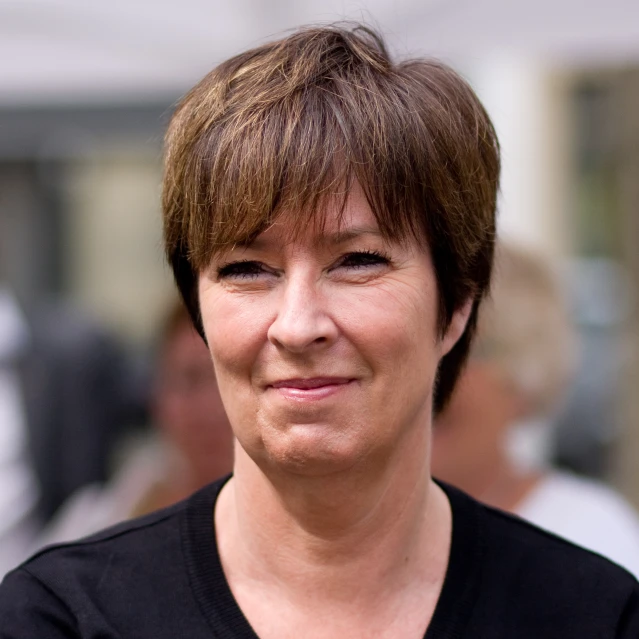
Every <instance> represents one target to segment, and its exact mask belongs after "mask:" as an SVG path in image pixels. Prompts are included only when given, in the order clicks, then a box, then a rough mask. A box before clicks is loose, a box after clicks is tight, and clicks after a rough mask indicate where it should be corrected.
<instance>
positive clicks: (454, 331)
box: [441, 297, 475, 357]
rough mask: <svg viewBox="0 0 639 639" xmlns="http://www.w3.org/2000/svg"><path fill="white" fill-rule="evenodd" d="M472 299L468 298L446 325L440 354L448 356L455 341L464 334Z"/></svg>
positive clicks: (471, 307) (471, 308)
mask: <svg viewBox="0 0 639 639" xmlns="http://www.w3.org/2000/svg"><path fill="white" fill-rule="evenodd" d="M474 302H475V300H474V298H472V297H469V298H468V299H467V300H466V301H465V302H464V303H463V304H462V305H461V306H460V307H459V308H458V309H457V310H456V311H455V312H454V313H453V317H452V319H451V320H450V324H448V328H447V329H446V332H445V333H444V337H443V338H442V342H441V345H442V354H441V356H442V357H443V356H444V355H446V354H448V353H449V352H450V350H451V349H452V348H453V346H455V344H457V340H458V339H459V338H460V337H461V336H462V335H463V334H464V331H465V330H466V324H468V318H469V317H470V314H471V312H472V310H473V303H474Z"/></svg>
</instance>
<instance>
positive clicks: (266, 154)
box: [163, 25, 500, 412]
mask: <svg viewBox="0 0 639 639" xmlns="http://www.w3.org/2000/svg"><path fill="white" fill-rule="evenodd" d="M499 164H500V162H499V148H498V142H497V138H496V135H495V131H494V129H493V126H492V124H491V122H490V119H489V118H488V115H487V114H486V112H485V110H484V108H483V107H482V105H481V104H480V102H479V100H478V99H477V97H476V96H475V94H474V93H473V91H472V89H471V88H470V87H469V86H468V85H467V84H466V82H465V81H464V80H462V79H461V78H460V77H459V76H458V75H457V74H456V73H455V72H454V71H452V70H451V69H450V68H448V67H446V66H445V65H443V64H441V63H440V62H437V61H432V60H407V61H404V62H400V63H393V62H392V61H391V59H390V56H389V54H388V52H387V50H386V47H385V45H384V42H383V41H382V39H381V37H380V36H379V35H378V34H376V33H375V32H374V31H372V30H370V29H368V28H366V27H363V26H359V25H357V26H355V27H344V26H329V27H318V28H305V29H302V30H299V31H297V32H295V33H293V34H292V35H290V36H288V37H286V38H284V39H282V40H279V41H276V42H273V43H270V44H266V45H264V46H261V47H258V48H256V49H252V50H250V51H247V52H245V53H241V54H240V55H237V56H235V57H233V58H231V59H229V60H227V61H226V62H223V63H222V64H220V65H219V66H218V67H216V68H215V69H213V71H211V72H210V73H209V74H208V75H207V76H206V77H205V78H204V79H203V80H202V81H201V82H199V84H197V85H196V86H195V87H194V88H193V89H192V90H191V91H190V92H189V93H188V94H187V95H186V97H185V98H184V99H183V100H182V102H181V103H180V104H179V105H178V108H177V110H176V111H175V114H174V115H173V118H172V120H171V124H170V126H169V130H168V133H167V138H166V158H165V177H164V192H163V211H164V238H165V250H166V255H167V258H168V260H169V263H170V264H171V266H172V268H173V272H174V275H175V279H176V282H177V285H178V288H179V289H180V292H181V294H182V296H183V298H184V300H185V302H186V305H187V308H188V309H189V312H190V313H191V316H192V318H193V320H194V322H195V325H196V327H197V328H198V330H199V331H200V333H201V334H202V333H203V331H202V323H201V318H200V313H199V303H198V298H197V277H198V273H199V271H200V270H201V269H202V268H203V267H204V266H205V265H207V264H208V263H209V262H210V260H211V257H212V256H213V255H214V254H215V253H216V252H217V251H222V250H224V249H225V248H228V247H230V246H232V245H234V244H235V243H240V242H247V241H250V239H251V238H254V237H256V236H257V235H258V234H259V233H260V232H262V231H263V230H265V229H266V228H267V227H268V226H269V225H270V224H271V223H272V222H273V220H274V219H275V218H276V217H277V216H278V215H279V214H280V213H281V212H282V211H296V212H297V214H296V223H297V224H298V227H299V229H302V228H305V227H306V226H307V225H308V224H309V222H310V221H315V222H317V221H318V220H319V221H320V223H321V220H322V212H323V210H325V208H324V207H325V205H326V202H327V200H328V199H329V198H335V197H337V198H341V201H342V203H345V200H346V197H347V195H348V191H349V189H350V186H351V185H352V184H353V181H354V180H357V181H358V182H359V184H360V185H361V186H362V188H363V190H364V193H365V194H366V197H367V199H368V201H369V203H370V205H371V208H372V210H373V212H374V214H375V217H376V218H377V222H378V224H379V227H380V230H381V232H382V233H383V234H384V235H385V236H386V237H388V238H393V239H405V238H407V237H408V236H409V235H412V236H414V237H416V238H418V239H419V240H420V241H422V242H425V244H426V245H427V247H428V249H429V251H430V254H431V258H432V261H433V267H434V270H435V275H436V278H437V283H438V294H439V300H438V302H439V328H440V330H441V331H442V332H443V331H444V330H445V329H446V327H447V326H448V324H449V322H450V320H451V318H452V316H453V313H454V312H455V310H457V309H458V308H460V307H461V306H462V305H463V304H464V303H465V302H466V301H467V300H468V299H469V298H474V300H475V305H474V308H473V311H472V314H471V317H470V320H469V322H468V326H467V328H466V331H465V333H464V335H463V336H462V337H461V339H460V340H459V342H458V343H457V344H456V345H455V347H454V348H453V350H452V351H451V352H450V353H448V354H447V355H446V356H445V357H444V358H443V359H442V362H441V364H440V368H439V374H438V383H437V387H436V390H435V398H434V410H435V412H437V411H439V410H440V409H441V408H442V406H443V405H444V403H445V401H446V400H447V398H448V397H449V395H450V393H451V392H452V389H453V387H454V384H455V381H456V379H457V377H458V375H459V371H460V369H461V367H462V365H463V363H464V361H465V359H466V357H467V354H468V349H469V346H470V342H471V339H472V334H473V331H474V328H475V323H476V316H477V304H478V303H479V301H480V299H481V298H482V297H483V295H484V293H485V291H486V289H487V287H488V284H489V281H490V272H491V267H492V257H493V244H494V234H495V206H496V197H497V188H498V182H499ZM342 210H343V208H342Z"/></svg>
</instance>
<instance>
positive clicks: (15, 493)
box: [0, 282, 126, 574]
mask: <svg viewBox="0 0 639 639" xmlns="http://www.w3.org/2000/svg"><path fill="white" fill-rule="evenodd" d="M122 364H123V361H122V358H121V352H120V350H119V347H118V344H117V342H116V340H115V339H113V337H112V336H111V335H110V334H109V333H108V332H107V331H105V330H104V329H103V328H102V327H100V326H98V325H97V324H96V323H95V322H94V321H92V320H91V319H89V318H87V317H86V316H84V315H83V314H82V313H81V312H80V311H78V310H77V309H75V308H73V307H71V306H70V305H68V304H66V303H65V302H63V301H60V300H56V301H48V300H39V301H38V302H37V303H31V304H24V303H22V302H21V301H19V300H18V299H17V297H16V295H15V294H14V292H13V291H12V290H11V289H10V288H9V287H8V286H7V285H1V282H0V574H3V573H4V572H5V571H6V570H7V569H9V568H10V567H13V566H15V565H17V563H19V562H20V561H21V560H22V559H24V558H25V557H26V556H27V550H28V548H29V547H30V546H31V544H33V542H34V539H35V538H37V536H38V535H39V534H40V531H41V529H42V527H43V526H45V525H46V524H47V522H48V521H49V520H50V518H51V517H52V515H53V514H54V513H55V512H56V510H57V509H58V507H59V506H60V504H61V503H62V502H63V501H64V500H65V499H66V497H68V496H69V495H70V494H71V493H73V492H74V491H75V490H77V489H78V488H80V487H81V486H84V485H87V484H89V483H92V482H95V481H102V480H104V479H105V478H106V465H107V462H106V460H107V457H108V454H109V451H110V447H111V444H112V443H113V441H114V440H115V438H116V437H117V436H118V434H119V432H120V429H121V427H122V422H123V416H124V414H125V409H124V406H125V404H126V401H125V399H124V392H123V386H122V385H121V380H122V379H123V374H122V373H123V366H122Z"/></svg>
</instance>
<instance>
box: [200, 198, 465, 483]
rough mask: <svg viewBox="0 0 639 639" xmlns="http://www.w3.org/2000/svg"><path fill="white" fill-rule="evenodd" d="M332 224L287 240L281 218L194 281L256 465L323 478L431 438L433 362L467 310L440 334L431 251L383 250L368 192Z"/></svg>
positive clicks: (238, 427) (242, 439)
mask: <svg viewBox="0 0 639 639" xmlns="http://www.w3.org/2000/svg"><path fill="white" fill-rule="evenodd" d="M326 215H327V217H326V223H325V225H324V228H323V229H322V230H321V231H317V230H313V228H312V225H310V228H309V229H308V230H307V231H305V233H304V234H303V235H302V236H301V237H298V238H297V239H295V240H294V241H293V240H290V239H289V237H290V233H289V230H290V229H289V226H288V222H287V214H284V215H282V216H281V217H280V218H279V219H278V220H277V222H276V223H275V224H274V225H273V226H272V227H270V228H269V229H268V230H266V231H265V232H264V233H262V234H261V235H260V236H258V237H257V238H256V240H255V241H254V242H252V243H251V244H250V245H248V246H241V247H240V246H238V247H236V248H234V249H233V250H232V251H230V252H228V253H226V254H224V255H220V256H218V257H216V258H214V259H213V261H212V263H211V265H210V267H209V268H208V269H207V270H205V271H203V272H202V273H201V274H200V279H199V295H200V304H201V311H202V318H203V323H204V330H205V333H206V337H207V341H208V344H209V348H210V351H211V355H212V358H213V362H214V365H215V370H216V375H217V379H218V384H219V387H220V392H221V395H222V399H223V401H224V405H225V408H226V411H227V414H228V416H229V420H230V422H231V425H232V427H233V430H234V432H235V436H236V437H237V439H238V441H239V443H240V444H241V446H242V447H243V449H244V450H245V451H246V452H247V453H248V455H249V456H250V457H251V458H252V459H253V460H254V461H255V462H256V463H257V464H258V465H259V466H260V467H262V468H266V467H269V466H270V467H275V468H277V469H279V470H287V471H291V472H295V473H303V474H308V475H321V474H325V473H331V472H337V471H341V470H347V469H351V468H354V467H357V466H358V465H363V464H371V463H384V462H385V460H387V459H388V457H389V456H390V455H391V454H392V452H393V451H394V450H400V449H402V447H401V444H402V443H404V444H405V446H404V447H403V448H406V442H410V441H413V442H414V441H419V442H427V441H428V437H429V436H430V432H429V431H430V419H431V403H432V391H433V380H434V378H435V373H436V370H437V365H438V362H439V360H440V358H441V357H442V356H443V355H444V354H445V353H446V352H447V351H448V350H449V349H450V348H451V347H452V346H453V345H454V343H455V341H456V340H457V339H458V338H459V336H460V335H461V333H462V332H463V329H464V327H465V323H466V319H467V315H468V309H469V308H470V305H467V306H468V308H464V309H463V310H461V311H459V312H458V313H457V314H456V315H455V318H454V319H453V321H452V322H451V325H450V327H449V329H448V331H447V332H446V334H445V335H444V336H441V335H439V334H438V330H437V290H436V280H435V274H434V272H433V267H432V265H431V261H430V257H429V254H428V253H427V252H426V251H425V250H424V248H423V247H422V246H420V245H419V243H418V242H416V241H414V240H412V241H407V242H406V243H403V244H400V243H398V242H387V241H385V240H384V239H383V238H382V237H381V235H380V233H379V229H378V226H377V223H376V221H375V217H374V215H373V213H372V211H371V209H370V207H369V205H368V203H367V201H366V199H365V197H364V195H363V194H362V192H361V189H356V190H354V191H353V192H352V193H351V195H350V196H349V199H348V202H347V206H346V209H345V212H344V216H343V218H342V222H341V224H338V222H337V214H336V212H335V211H332V210H328V211H327V212H326ZM415 437H416V438H417V440H415ZM408 446H409V448H410V444H409V445H408Z"/></svg>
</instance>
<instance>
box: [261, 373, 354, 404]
mask: <svg viewBox="0 0 639 639" xmlns="http://www.w3.org/2000/svg"><path fill="white" fill-rule="evenodd" d="M352 381H354V380H353V379H352V378H348V377H309V378H299V377H298V378H292V379H283V380H278V381H277V382H274V383H273V384H269V386H268V388H270V389H272V390H273V391H274V392H276V393H277V394H278V395H280V396H281V397H282V398H285V399H287V400H295V401H298V402H299V401H317V400H321V399H326V398H328V397H331V396H332V395H335V394H336V393H339V392H340V391H342V390H344V389H346V388H348V387H349V385H350V383H351V382H352Z"/></svg>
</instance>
